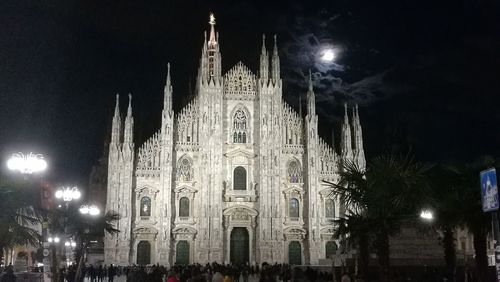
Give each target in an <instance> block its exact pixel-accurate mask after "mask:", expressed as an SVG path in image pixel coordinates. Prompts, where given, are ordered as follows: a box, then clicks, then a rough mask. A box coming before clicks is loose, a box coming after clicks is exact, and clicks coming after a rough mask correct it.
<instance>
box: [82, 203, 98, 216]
mask: <svg viewBox="0 0 500 282" xmlns="http://www.w3.org/2000/svg"><path fill="white" fill-rule="evenodd" d="M80 213H81V214H83V215H91V216H97V215H99V214H100V213H101V210H100V209H99V208H98V207H97V206H95V205H82V206H81V207H80Z"/></svg>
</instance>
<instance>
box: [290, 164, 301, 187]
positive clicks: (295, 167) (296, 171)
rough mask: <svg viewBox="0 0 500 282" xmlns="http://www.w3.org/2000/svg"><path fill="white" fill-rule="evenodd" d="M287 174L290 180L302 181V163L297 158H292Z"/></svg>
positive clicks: (292, 181)
mask: <svg viewBox="0 0 500 282" xmlns="http://www.w3.org/2000/svg"><path fill="white" fill-rule="evenodd" d="M287 174H288V182H290V183H302V172H301V171H300V164H299V162H298V161H297V160H292V161H290V162H289V163H288V168H287Z"/></svg>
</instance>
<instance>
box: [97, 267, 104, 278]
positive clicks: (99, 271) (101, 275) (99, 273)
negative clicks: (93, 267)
mask: <svg viewBox="0 0 500 282" xmlns="http://www.w3.org/2000/svg"><path fill="white" fill-rule="evenodd" d="M103 280H104V268H102V265H99V267H98V268H97V282H103Z"/></svg>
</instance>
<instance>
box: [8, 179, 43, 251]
mask: <svg viewBox="0 0 500 282" xmlns="http://www.w3.org/2000/svg"><path fill="white" fill-rule="evenodd" d="M24 188H25V185H22V183H16V182H8V181H5V180H4V179H2V180H0V199H1V201H0V211H1V212H0V226H1V228H0V250H2V251H5V250H6V249H11V248H13V247H15V246H19V245H31V246H34V247H37V246H39V245H40V240H41V234H39V233H38V230H37V226H38V224H39V223H41V220H40V219H41V218H40V213H39V211H38V210H37V208H36V203H37V197H36V195H37V194H36V193H26V191H25V189H24Z"/></svg>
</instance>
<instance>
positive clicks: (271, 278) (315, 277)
mask: <svg viewBox="0 0 500 282" xmlns="http://www.w3.org/2000/svg"><path fill="white" fill-rule="evenodd" d="M122 275H123V276H125V277H126V281H127V282H248V281H249V279H250V278H252V280H253V281H255V280H258V281H260V282H275V281H283V282H288V281H318V282H320V281H331V280H332V275H331V273H328V272H320V271H318V270H315V269H312V268H309V267H308V268H306V269H304V270H302V269H299V268H297V269H293V268H292V266H291V265H288V264H267V263H263V264H262V265H260V266H259V265H257V266H249V265H226V264H218V263H211V264H206V265H201V264H190V265H174V266H173V267H171V268H170V269H168V268H166V267H164V266H161V265H158V264H157V265H148V266H139V265H131V266H125V267H114V266H110V267H107V266H93V265H89V266H87V267H85V269H84V276H85V277H87V279H88V280H90V282H101V281H108V282H112V281H113V279H114V277H115V276H122ZM68 281H70V282H73V281H74V280H69V279H68Z"/></svg>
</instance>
